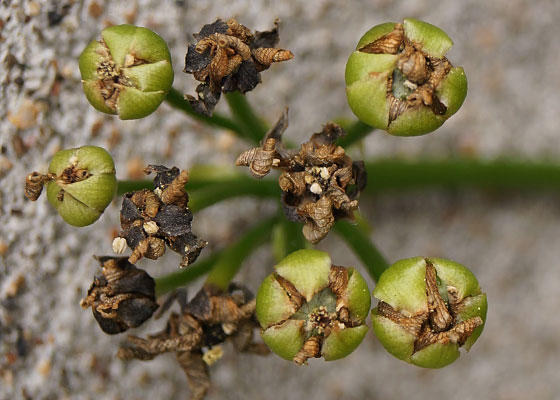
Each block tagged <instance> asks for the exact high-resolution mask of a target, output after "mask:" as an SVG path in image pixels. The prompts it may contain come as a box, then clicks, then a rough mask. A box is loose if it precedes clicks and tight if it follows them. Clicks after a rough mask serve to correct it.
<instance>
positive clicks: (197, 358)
mask: <svg viewBox="0 0 560 400" xmlns="http://www.w3.org/2000/svg"><path fill="white" fill-rule="evenodd" d="M177 361H178V362H179V365H180V366H181V368H182V369H183V371H185V375H186V376H187V382H188V383H189V389H190V390H191V397H190V398H191V400H202V399H203V398H204V397H205V396H206V393H207V392H208V389H210V371H209V369H208V365H207V364H206V363H205V362H204V360H203V359H202V352H201V351H196V352H178V353H177Z"/></svg>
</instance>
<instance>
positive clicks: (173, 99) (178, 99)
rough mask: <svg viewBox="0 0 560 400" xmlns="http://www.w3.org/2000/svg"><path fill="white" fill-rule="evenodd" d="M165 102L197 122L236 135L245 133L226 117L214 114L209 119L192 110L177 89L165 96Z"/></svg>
mask: <svg viewBox="0 0 560 400" xmlns="http://www.w3.org/2000/svg"><path fill="white" fill-rule="evenodd" d="M165 101H166V102H167V103H168V104H169V105H170V106H171V107H173V108H176V109H178V110H181V111H183V112H185V113H186V114H188V115H190V116H191V117H193V118H195V119H198V120H199V121H202V122H204V123H206V124H208V125H210V126H216V127H219V128H225V129H229V130H231V131H233V132H235V133H237V134H238V135H243V134H244V133H245V130H244V128H243V127H241V126H240V125H239V124H238V123H237V122H235V121H233V120H231V119H230V118H228V117H225V116H223V115H220V114H218V113H214V114H213V115H212V116H211V117H207V116H205V115H201V114H199V113H197V112H196V111H194V110H193V108H192V107H191V105H190V104H189V102H188V101H187V100H185V98H184V96H183V95H182V94H181V92H179V91H178V90H177V89H173V88H172V89H171V90H170V91H169V93H168V94H167V97H166V98H165Z"/></svg>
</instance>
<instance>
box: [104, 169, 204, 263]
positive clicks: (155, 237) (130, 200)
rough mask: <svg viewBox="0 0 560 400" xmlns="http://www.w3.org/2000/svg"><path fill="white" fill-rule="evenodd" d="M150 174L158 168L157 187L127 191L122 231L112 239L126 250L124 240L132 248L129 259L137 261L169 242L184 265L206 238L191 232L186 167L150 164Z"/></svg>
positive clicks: (120, 249)
mask: <svg viewBox="0 0 560 400" xmlns="http://www.w3.org/2000/svg"><path fill="white" fill-rule="evenodd" d="M144 171H145V172H146V173H147V174H150V173H151V172H155V173H156V176H155V178H154V186H155V189H154V190H148V189H142V190H139V191H137V192H134V193H127V194H125V195H124V197H123V202H122V209H121V227H122V229H123V230H122V232H121V233H119V236H118V237H117V238H115V240H114V241H113V250H114V251H115V252H117V253H122V252H123V251H124V242H123V239H124V240H125V241H126V244H127V245H128V246H129V247H130V248H131V249H132V254H131V255H130V257H129V259H128V261H129V262H131V263H132V264H135V263H136V262H137V261H138V260H140V259H141V258H142V257H146V258H149V259H151V260H156V259H158V258H159V257H161V256H162V255H163V253H165V246H166V245H167V246H168V247H169V248H171V249H172V250H173V251H175V252H177V253H179V254H181V255H182V256H183V260H182V262H181V267H186V266H187V265H189V264H191V263H193V262H194V261H195V260H196V259H197V257H198V255H199V254H200V252H201V251H202V249H203V248H204V246H206V244H207V243H206V242H205V241H204V240H201V239H199V238H198V237H196V235H194V234H193V233H192V232H191V223H192V219H193V215H192V212H191V211H190V210H189V208H188V202H189V196H188V194H187V192H186V191H185V184H186V183H187V181H188V180H189V174H188V172H187V171H180V170H179V168H177V167H173V168H171V169H169V168H166V167H164V166H162V165H149V166H148V167H147V168H146V169H145V170H144Z"/></svg>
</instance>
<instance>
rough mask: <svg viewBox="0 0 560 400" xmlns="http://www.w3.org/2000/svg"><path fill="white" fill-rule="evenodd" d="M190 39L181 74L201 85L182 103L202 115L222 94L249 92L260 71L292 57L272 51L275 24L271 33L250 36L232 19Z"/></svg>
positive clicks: (203, 30)
mask: <svg viewBox="0 0 560 400" xmlns="http://www.w3.org/2000/svg"><path fill="white" fill-rule="evenodd" d="M193 36H194V37H195V39H196V40H197V43H196V44H191V45H189V48H188V51H187V55H186V57H185V69H184V72H186V73H188V74H193V76H194V78H195V79H196V80H197V81H199V82H202V83H201V84H200V85H198V87H197V88H196V93H197V95H198V98H194V97H193V96H189V95H187V96H186V99H187V100H188V101H189V102H190V103H191V106H192V107H193V109H194V110H195V111H196V112H198V113H200V114H203V115H208V116H209V115H212V111H213V110H214V107H215V106H216V104H217V102H218V100H219V99H220V94H221V93H222V92H224V93H227V92H233V91H235V90H238V91H240V92H241V93H246V92H248V91H251V90H253V89H254V88H255V86H257V85H258V84H259V83H260V82H261V76H260V72H261V71H264V70H265V69H268V68H269V67H270V65H271V64H272V63H275V62H281V61H287V60H291V59H292V58H293V57H294V55H293V54H292V52H291V51H289V50H283V49H278V48H275V46H276V45H277V44H278V41H279V37H278V20H276V21H275V22H274V28H273V29H272V30H270V31H266V32H258V31H257V32H255V33H254V34H253V33H251V31H250V30H249V29H248V28H247V27H246V26H244V25H241V24H240V23H239V22H237V21H236V20H235V19H230V20H228V21H227V22H224V21H222V20H221V19H218V20H216V21H215V22H214V23H213V24H208V25H204V26H203V27H202V30H201V31H200V32H199V33H197V34H195V35H193Z"/></svg>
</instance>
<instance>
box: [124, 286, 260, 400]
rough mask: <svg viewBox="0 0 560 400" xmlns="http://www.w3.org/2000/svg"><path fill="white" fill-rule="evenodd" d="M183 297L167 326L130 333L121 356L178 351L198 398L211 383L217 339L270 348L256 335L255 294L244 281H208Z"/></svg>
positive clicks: (247, 348) (244, 347) (242, 347)
mask: <svg viewBox="0 0 560 400" xmlns="http://www.w3.org/2000/svg"><path fill="white" fill-rule="evenodd" d="M185 297H186V296H185ZM181 300H183V301H181ZM179 303H180V304H181V314H178V313H175V312H173V313H172V314H171V315H170V317H169V322H168V324H167V327H166V329H165V330H164V331H162V332H160V333H158V334H156V335H151V336H149V337H148V338H147V339H142V338H138V337H136V336H129V337H128V343H127V344H125V345H123V346H121V348H120V349H119V351H118V353H117V356H118V357H119V358H120V359H122V360H130V359H133V358H137V359H140V360H151V359H153V358H154V357H156V356H157V355H159V354H161V353H165V352H175V354H176V357H177V361H178V362H179V364H180V366H181V368H182V369H183V370H184V371H185V374H186V376H187V380H188V382H189V387H190V389H191V399H193V400H200V399H202V398H204V396H205V395H206V392H207V391H208V388H209V387H210V372H209V369H208V365H210V364H212V363H214V362H215V361H216V359H217V358H219V357H220V355H221V348H220V346H219V344H221V343H223V342H224V341H225V340H226V339H228V338H231V339H232V341H233V343H234V345H235V347H236V348H237V350H239V351H240V352H250V353H254V354H260V355H265V354H268V353H269V350H268V348H267V347H266V346H265V345H264V344H262V343H255V342H254V341H253V333H254V330H255V328H258V323H257V322H256V320H255V317H254V312H255V299H254V298H253V295H252V294H251V292H250V291H249V290H248V289H246V288H245V287H242V286H237V285H235V284H232V285H230V288H229V289H228V291H227V293H223V292H221V291H219V290H217V289H216V288H215V287H212V286H208V285H206V286H204V287H203V288H202V289H201V290H200V291H199V292H198V293H197V294H196V296H194V297H193V298H192V299H191V300H190V302H188V303H187V302H186V298H181V297H179Z"/></svg>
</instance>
